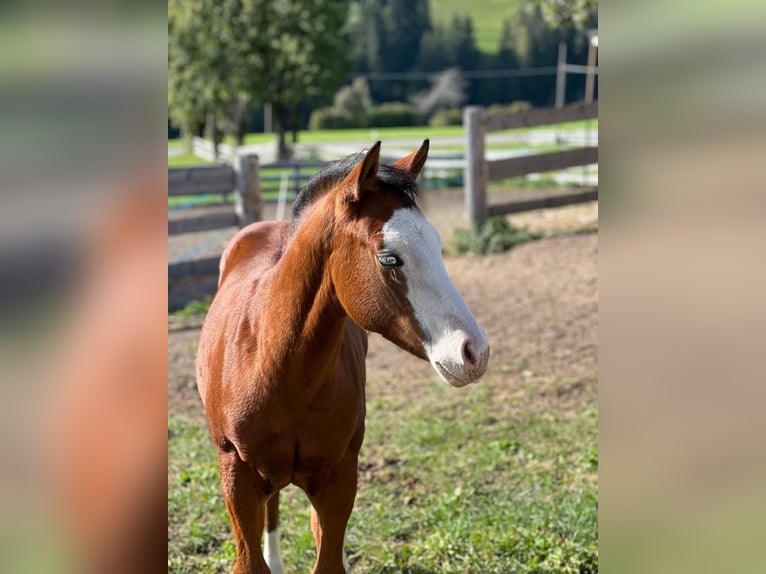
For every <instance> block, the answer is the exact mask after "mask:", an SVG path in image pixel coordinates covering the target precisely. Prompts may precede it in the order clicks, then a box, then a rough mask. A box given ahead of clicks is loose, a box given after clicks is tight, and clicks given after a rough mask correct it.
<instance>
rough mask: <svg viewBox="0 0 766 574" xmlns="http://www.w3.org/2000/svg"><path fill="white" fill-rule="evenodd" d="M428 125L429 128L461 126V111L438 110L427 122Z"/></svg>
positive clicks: (457, 109) (455, 109) (456, 109)
mask: <svg viewBox="0 0 766 574" xmlns="http://www.w3.org/2000/svg"><path fill="white" fill-rule="evenodd" d="M428 125H429V126H431V127H439V126H460V125H463V110H461V109H460V108H452V109H450V110H439V111H438V112H436V113H435V114H434V115H432V116H431V119H430V120H428Z"/></svg>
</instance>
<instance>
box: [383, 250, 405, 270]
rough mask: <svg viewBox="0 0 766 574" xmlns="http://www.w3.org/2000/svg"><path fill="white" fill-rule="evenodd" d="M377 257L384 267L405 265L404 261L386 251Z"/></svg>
mask: <svg viewBox="0 0 766 574" xmlns="http://www.w3.org/2000/svg"><path fill="white" fill-rule="evenodd" d="M377 257H378V261H379V262H380V264H381V265H382V266H383V267H401V266H402V265H404V262H403V261H402V260H401V259H399V258H398V257H397V256H396V255H394V254H392V253H385V254H383V255H378V256H377Z"/></svg>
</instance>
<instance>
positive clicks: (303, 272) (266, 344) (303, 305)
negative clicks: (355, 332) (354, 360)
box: [258, 214, 346, 390]
mask: <svg viewBox="0 0 766 574" xmlns="http://www.w3.org/2000/svg"><path fill="white" fill-rule="evenodd" d="M331 234H332V229H331V221H329V220H328V219H325V218H322V217H321V214H316V215H315V216H314V217H311V218H309V219H307V220H306V221H304V222H303V223H302V224H301V225H300V227H299V228H298V230H297V231H296V232H295V236H294V237H293V238H292V239H291V240H290V242H289V243H288V245H287V248H286V249H285V252H284V254H283V255H282V258H281V259H280V261H279V262H278V263H277V265H276V266H275V268H274V272H273V274H272V275H271V276H270V278H269V280H268V281H266V283H265V284H264V285H263V289H264V291H263V295H264V304H263V305H262V306H261V307H260V310H259V312H260V316H259V317H258V322H259V324H260V329H259V331H260V343H259V349H260V350H261V351H262V353H261V354H262V356H261V365H262V366H263V367H265V368H267V369H268V371H269V372H270V374H273V376H275V377H276V378H278V379H289V380H290V381H289V382H292V383H294V384H298V385H303V386H308V387H309V390H311V388H313V389H314V390H316V387H318V386H321V385H322V384H324V383H325V382H327V381H328V380H329V379H330V378H331V377H332V375H333V373H334V372H335V367H336V363H337V360H338V354H339V352H340V346H341V343H342V341H343V328H344V324H345V320H346V313H345V311H344V310H343V308H342V307H341V305H340V303H339V302H338V300H337V298H336V296H335V291H334V288H333V285H332V281H331V278H330V272H329V268H328V267H327V262H328V257H329V241H330V237H331ZM280 382H287V381H280Z"/></svg>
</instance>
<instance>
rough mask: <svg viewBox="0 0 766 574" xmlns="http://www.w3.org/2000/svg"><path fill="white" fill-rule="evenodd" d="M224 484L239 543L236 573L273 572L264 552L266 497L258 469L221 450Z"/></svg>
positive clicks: (234, 530)
mask: <svg viewBox="0 0 766 574" xmlns="http://www.w3.org/2000/svg"><path fill="white" fill-rule="evenodd" d="M218 466H219V468H220V470H221V487H222V489H223V497H224V501H225V502H226V510H228V512H229V519H230V521H231V529H232V530H233V532H234V539H235V542H236V544H237V559H236V562H235V563H234V574H269V567H268V566H267V565H266V561H265V560H264V559H263V552H262V551H261V535H262V533H263V524H264V519H265V510H266V496H265V495H264V494H263V493H262V492H260V491H259V490H258V489H257V487H256V484H257V482H258V481H257V480H256V477H255V475H254V471H253V470H252V469H251V468H250V466H249V465H248V464H246V463H245V462H243V461H242V459H240V458H239V455H238V454H237V452H236V451H234V450H232V451H229V452H220V453H219V455H218Z"/></svg>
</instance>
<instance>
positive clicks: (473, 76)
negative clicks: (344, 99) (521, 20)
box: [353, 66, 556, 82]
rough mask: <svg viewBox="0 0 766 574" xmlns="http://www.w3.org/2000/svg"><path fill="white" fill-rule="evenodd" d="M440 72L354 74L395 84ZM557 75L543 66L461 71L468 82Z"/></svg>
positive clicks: (422, 78)
mask: <svg viewBox="0 0 766 574" xmlns="http://www.w3.org/2000/svg"><path fill="white" fill-rule="evenodd" d="M440 73H441V71H440V72H371V73H356V74H353V76H354V77H357V78H366V79H367V80H369V81H376V82H377V81H380V82H394V81H400V82H401V81H415V80H430V79H432V78H435V77H437V76H438V75H439V74H440ZM555 73H556V66H541V67H538V68H502V69H496V70H465V71H462V70H461V75H462V76H463V78H464V79H466V80H479V79H492V78H522V77H529V76H547V75H553V74H555Z"/></svg>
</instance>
